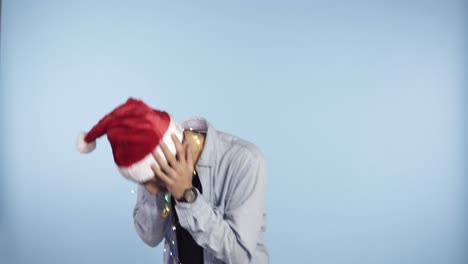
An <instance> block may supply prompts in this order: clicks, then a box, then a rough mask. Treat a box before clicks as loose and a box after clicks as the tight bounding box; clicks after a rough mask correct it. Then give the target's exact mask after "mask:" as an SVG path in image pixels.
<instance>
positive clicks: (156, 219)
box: [133, 185, 169, 247]
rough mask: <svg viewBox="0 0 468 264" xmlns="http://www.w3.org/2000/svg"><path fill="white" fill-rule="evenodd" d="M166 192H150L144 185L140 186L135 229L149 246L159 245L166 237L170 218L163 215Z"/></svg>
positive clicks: (134, 214) (135, 214)
mask: <svg viewBox="0 0 468 264" xmlns="http://www.w3.org/2000/svg"><path fill="white" fill-rule="evenodd" d="M163 195H164V194H162V193H161V194H157V195H156V196H154V195H152V194H150V193H149V192H148V191H147V190H146V189H145V187H144V186H142V185H139V186H138V196H137V202H136V205H135V208H134V210H133V220H134V224H135V229H136V231H137V233H138V235H139V236H140V238H141V239H142V240H143V241H144V242H145V243H146V244H147V245H149V246H151V247H155V246H157V245H158V244H159V243H160V242H161V241H162V240H163V238H164V235H165V233H166V230H167V228H168V226H169V218H163V217H161V215H160V213H161V210H162V209H163V208H164V198H163Z"/></svg>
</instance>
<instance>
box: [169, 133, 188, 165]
mask: <svg viewBox="0 0 468 264" xmlns="http://www.w3.org/2000/svg"><path fill="white" fill-rule="evenodd" d="M171 138H172V141H174V146H175V149H176V153H177V158H178V160H179V161H181V162H185V159H186V158H185V157H186V156H185V152H184V147H183V146H182V144H181V143H180V141H179V139H178V138H177V136H176V135H175V134H172V135H171Z"/></svg>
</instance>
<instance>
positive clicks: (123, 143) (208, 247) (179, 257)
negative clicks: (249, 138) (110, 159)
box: [76, 98, 269, 264]
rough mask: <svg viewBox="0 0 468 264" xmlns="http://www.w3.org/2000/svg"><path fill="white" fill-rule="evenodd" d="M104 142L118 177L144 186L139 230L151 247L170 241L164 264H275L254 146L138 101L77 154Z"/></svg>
mask: <svg viewBox="0 0 468 264" xmlns="http://www.w3.org/2000/svg"><path fill="white" fill-rule="evenodd" d="M105 134H107V138H108V139H109V142H110V145H111V147H112V153H113V155H114V161H115V163H116V165H117V166H118V169H119V172H120V174H122V176H124V177H125V178H127V179H129V180H131V181H134V182H137V183H139V184H140V186H139V189H138V198H137V202H136V205H135V209H134V212H133V217H134V221H135V227H136V230H137V232H138V234H139V235H140V237H141V238H142V240H143V241H145V242H146V243H147V244H148V245H150V246H152V247H155V246H156V245H158V244H159V243H160V242H161V241H162V240H163V238H165V245H164V261H165V263H184V264H188V263H194V264H196V263H214V264H216V263H240V264H244V263H260V264H263V263H268V262H269V257H268V251H267V248H266V246H265V241H264V233H265V230H266V209H265V191H266V172H265V161H264V159H263V156H262V154H261V153H260V151H259V150H258V149H257V148H256V147H255V146H254V145H253V144H251V143H248V142H246V141H244V140H242V139H240V138H237V137H235V136H232V135H229V134H226V133H223V132H220V131H216V130H215V129H214V128H213V127H212V126H211V125H210V124H209V123H208V122H207V121H206V120H205V119H202V118H195V119H191V120H188V121H187V122H185V123H184V124H183V127H181V126H180V125H179V124H178V123H177V122H175V120H174V119H173V118H172V116H171V115H169V114H168V113H166V112H164V111H159V110H155V109H152V108H151V107H149V106H148V105H146V104H145V103H144V102H143V101H141V100H137V99H134V98H129V99H128V100H127V102H125V103H124V104H122V105H120V106H118V107H117V108H115V109H114V110H113V111H112V112H110V113H109V114H107V115H106V116H104V117H103V118H102V119H101V120H100V121H99V122H98V123H97V124H96V125H95V126H93V128H92V129H91V130H89V131H88V132H82V133H80V134H79V136H78V139H77V142H76V147H77V149H78V151H79V152H81V153H90V152H92V151H93V150H94V149H95V148H96V140H97V139H98V138H99V137H101V136H103V135H105ZM181 141H182V142H181Z"/></svg>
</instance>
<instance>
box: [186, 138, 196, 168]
mask: <svg viewBox="0 0 468 264" xmlns="http://www.w3.org/2000/svg"><path fill="white" fill-rule="evenodd" d="M185 158H186V161H187V165H188V166H189V167H190V168H191V169H192V170H193V169H194V166H193V159H192V149H191V148H190V145H189V144H187V146H186V147H185Z"/></svg>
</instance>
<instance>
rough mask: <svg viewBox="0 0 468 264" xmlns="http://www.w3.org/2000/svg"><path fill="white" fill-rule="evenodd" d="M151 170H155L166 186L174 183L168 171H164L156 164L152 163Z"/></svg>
mask: <svg viewBox="0 0 468 264" xmlns="http://www.w3.org/2000/svg"><path fill="white" fill-rule="evenodd" d="M159 158H160V157H159ZM160 159H161V158H160ZM151 170H153V172H154V174H155V175H156V177H157V178H158V180H160V181H162V182H163V183H164V184H165V185H166V186H167V185H171V184H172V183H173V181H172V179H171V178H170V177H169V176H168V175H167V174H166V173H164V171H162V170H161V169H160V168H158V166H156V164H151Z"/></svg>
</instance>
